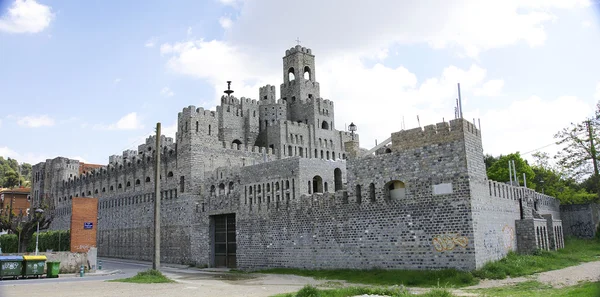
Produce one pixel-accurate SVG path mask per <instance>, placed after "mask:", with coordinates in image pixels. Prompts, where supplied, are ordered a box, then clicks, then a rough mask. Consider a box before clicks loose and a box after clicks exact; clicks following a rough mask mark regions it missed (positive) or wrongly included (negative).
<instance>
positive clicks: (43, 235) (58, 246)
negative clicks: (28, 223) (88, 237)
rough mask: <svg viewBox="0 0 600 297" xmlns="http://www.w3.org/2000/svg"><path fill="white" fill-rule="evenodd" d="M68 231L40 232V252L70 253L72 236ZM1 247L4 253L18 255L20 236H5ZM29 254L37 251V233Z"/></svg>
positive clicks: (31, 243) (28, 247) (32, 238)
mask: <svg viewBox="0 0 600 297" xmlns="http://www.w3.org/2000/svg"><path fill="white" fill-rule="evenodd" d="M70 234H71V233H70V231H68V230H66V231H65V230H58V231H47V232H40V237H39V242H38V248H39V250H40V251H42V252H43V251H46V250H53V251H69V250H70V249H71V235H70ZM0 247H2V252H3V253H17V252H18V248H19V236H18V234H4V235H2V236H0ZM27 251H28V252H34V251H35V233H34V234H33V237H31V240H30V241H29V244H28V245H27Z"/></svg>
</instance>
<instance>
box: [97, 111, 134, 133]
mask: <svg viewBox="0 0 600 297" xmlns="http://www.w3.org/2000/svg"><path fill="white" fill-rule="evenodd" d="M94 128H95V129H97V130H138V129H143V128H144V125H142V122H141V120H140V118H139V117H138V115H137V113H136V112H131V113H128V114H127V115H125V116H123V117H122V118H121V119H119V120H118V121H117V122H116V123H113V124H110V125H95V126H94Z"/></svg>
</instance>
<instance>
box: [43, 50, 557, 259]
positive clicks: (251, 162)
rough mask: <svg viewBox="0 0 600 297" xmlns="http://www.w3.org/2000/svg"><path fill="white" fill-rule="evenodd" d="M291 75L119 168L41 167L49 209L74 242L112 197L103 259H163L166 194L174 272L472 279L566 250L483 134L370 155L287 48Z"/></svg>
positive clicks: (550, 210) (398, 138) (548, 211)
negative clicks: (491, 168) (94, 210)
mask: <svg viewBox="0 0 600 297" xmlns="http://www.w3.org/2000/svg"><path fill="white" fill-rule="evenodd" d="M282 74H283V83H282V84H281V85H280V97H279V98H278V97H277V94H276V89H275V87H274V85H266V86H264V87H262V88H260V89H259V90H258V91H259V92H258V95H259V99H258V100H254V99H250V98H245V97H241V98H239V99H238V98H236V97H234V96H231V95H230V94H228V95H227V96H222V97H221V98H220V105H218V106H217V107H216V108H215V110H214V111H211V110H205V109H204V108H202V107H199V108H197V107H196V106H193V105H190V106H188V107H185V108H183V110H182V111H181V112H180V113H178V114H177V133H176V135H175V138H169V137H165V136H161V137H160V146H159V147H155V138H154V136H152V137H149V138H148V139H147V140H146V142H145V143H143V144H141V145H139V146H138V149H137V150H126V151H124V152H123V153H122V154H121V155H114V156H110V157H109V163H108V164H107V165H106V166H99V165H93V164H80V163H79V162H78V161H76V160H70V159H66V158H60V157H59V158H55V159H52V160H47V161H46V162H43V163H40V164H37V165H35V166H34V169H33V171H34V172H33V176H34V180H33V181H32V184H33V187H32V194H33V195H32V196H33V197H34V201H39V200H41V199H46V200H47V201H48V202H49V204H51V205H53V206H55V209H54V211H53V212H54V213H53V214H54V215H55V220H54V222H53V225H52V228H53V229H67V228H69V227H72V228H79V226H77V224H80V223H78V222H74V221H72V219H74V218H76V217H78V216H79V214H76V213H75V212H73V213H72V211H71V208H72V206H73V207H74V206H75V205H76V204H77V203H78V202H77V201H79V199H83V198H79V197H84V196H85V197H96V198H98V216H97V217H98V224H97V227H98V233H97V242H98V254H99V255H100V256H107V257H121V258H129V259H140V260H151V259H152V257H153V240H152V238H153V227H152V226H153V224H152V222H153V200H154V198H155V193H154V186H155V184H156V182H158V183H160V186H161V193H160V194H159V195H160V197H161V198H160V199H161V216H162V220H161V222H162V226H161V228H162V234H161V245H162V246H161V249H162V251H163V252H162V254H161V259H162V261H163V262H166V263H178V264H194V265H199V266H228V267H238V268H240V269H248V270H253V269H260V268H271V267H296V268H310V269H324V268H354V269H370V268H374V267H377V268H384V269H390V268H393V269H441V268H457V269H463V270H470V269H476V268H479V267H482V266H483V265H484V264H485V263H487V262H489V261H493V260H497V259H500V258H502V257H504V256H505V255H506V254H507V253H508V252H509V251H513V250H518V251H525V252H531V251H534V250H536V249H552V248H560V247H561V246H562V239H561V236H562V225H561V221H560V219H561V218H560V215H561V214H560V211H559V206H558V202H557V201H556V199H554V198H552V197H548V196H546V195H541V194H539V193H535V192H533V191H531V190H528V189H524V188H521V187H511V186H508V185H506V184H503V183H498V182H494V181H490V180H488V179H487V176H486V172H485V164H484V163H483V147H482V141H481V131H479V130H478V129H477V128H476V126H475V125H474V124H473V123H470V122H468V121H466V120H464V119H454V120H451V121H449V122H442V123H436V124H434V125H427V126H425V127H424V128H415V129H410V130H406V131H398V132H396V133H393V134H392V135H391V136H390V140H391V143H389V144H387V146H385V147H382V149H381V150H378V151H377V152H376V153H375V154H374V155H373V154H371V155H368V154H367V153H366V152H368V150H364V149H361V148H360V144H359V139H360V137H359V135H358V134H352V133H349V132H347V131H339V130H337V129H336V128H335V110H334V102H333V101H331V100H328V99H325V98H322V97H321V96H320V85H319V83H318V82H317V81H316V75H315V74H316V62H315V56H314V55H313V52H312V50H311V49H309V48H305V47H301V46H295V47H293V48H291V49H288V50H286V52H285V56H284V57H283V73H282ZM357 120H358V119H357ZM386 142H387V141H386ZM156 154H161V162H162V164H161V172H160V177H159V180H157V181H156V180H154V158H155V156H156ZM365 154H367V155H366V156H365ZM50 202H51V203H50Z"/></svg>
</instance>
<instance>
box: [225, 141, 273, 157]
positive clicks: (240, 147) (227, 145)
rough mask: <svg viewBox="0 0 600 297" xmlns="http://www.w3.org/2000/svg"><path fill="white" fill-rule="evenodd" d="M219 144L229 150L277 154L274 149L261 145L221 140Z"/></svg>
mask: <svg viewBox="0 0 600 297" xmlns="http://www.w3.org/2000/svg"><path fill="white" fill-rule="evenodd" d="M221 144H222V145H223V148H224V149H231V150H236V151H244V152H251V153H261V154H267V155H273V156H276V155H277V150H276V149H272V148H266V147H262V146H246V145H243V144H237V143H229V142H227V141H223V142H221Z"/></svg>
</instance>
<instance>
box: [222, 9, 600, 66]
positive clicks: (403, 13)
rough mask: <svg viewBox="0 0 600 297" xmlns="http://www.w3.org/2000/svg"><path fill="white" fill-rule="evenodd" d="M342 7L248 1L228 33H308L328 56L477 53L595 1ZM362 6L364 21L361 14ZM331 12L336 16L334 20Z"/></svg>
mask: <svg viewBox="0 0 600 297" xmlns="http://www.w3.org/2000/svg"><path fill="white" fill-rule="evenodd" d="M344 4H345V5H343V6H340V5H336V4H335V3H322V1H318V0H306V1H304V2H303V5H302V6H298V7H295V8H294V9H292V10H290V9H287V5H288V4H287V3H285V1H276V0H263V1H253V0H247V1H243V4H242V5H240V6H239V13H238V14H236V16H237V17H236V26H235V28H234V27H232V28H231V32H229V33H228V34H227V35H226V37H227V40H228V41H230V42H235V43H236V44H240V45H243V46H244V47H255V46H257V45H261V49H264V48H267V49H269V48H276V49H280V48H285V47H286V46H289V44H290V42H291V40H286V39H285V38H273V36H290V32H297V33H299V34H298V35H300V37H302V36H309V37H310V40H307V41H308V42H309V43H310V45H312V46H313V47H315V48H316V46H319V48H320V52H321V53H322V54H323V53H327V54H326V55H329V54H328V53H332V54H334V53H335V54H337V53H339V52H346V53H348V52H356V53H359V54H361V55H365V54H369V53H373V52H378V51H380V50H381V49H387V48H389V47H390V46H391V45H394V44H398V43H400V44H415V43H426V44H429V45H430V46H432V47H434V48H440V49H442V48H443V49H445V48H456V49H458V50H459V51H460V52H461V53H464V54H466V55H468V56H477V55H478V54H479V53H480V52H482V51H485V50H488V49H493V48H501V47H506V46H509V45H513V44H516V43H523V42H524V43H526V44H528V45H530V46H532V47H534V46H540V45H542V44H543V43H544V41H545V40H546V31H545V28H544V26H545V25H546V24H548V23H550V22H552V21H556V20H557V18H556V16H555V15H554V13H553V12H554V11H555V10H557V9H573V8H578V7H584V6H586V5H589V2H588V1H563V0H560V1H542V0H528V1H517V0H507V1H480V0H457V1H443V0H422V1H418V3H417V2H414V1H394V0H384V1H379V2H378V3H377V5H373V4H372V3H369V2H365V1H360V0H348V1H346V2H344ZM315 7H318V9H314V8H315ZM281 11H286V13H285V14H282V13H280V12H281ZM357 11H360V18H357V17H356V12H357ZM307 15H310V21H291V20H304V19H306V16H307ZM331 16H335V22H332V18H331ZM294 35H296V34H294ZM294 35H292V36H294ZM290 39H293V37H292V38H290ZM271 54H273V53H271Z"/></svg>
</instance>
